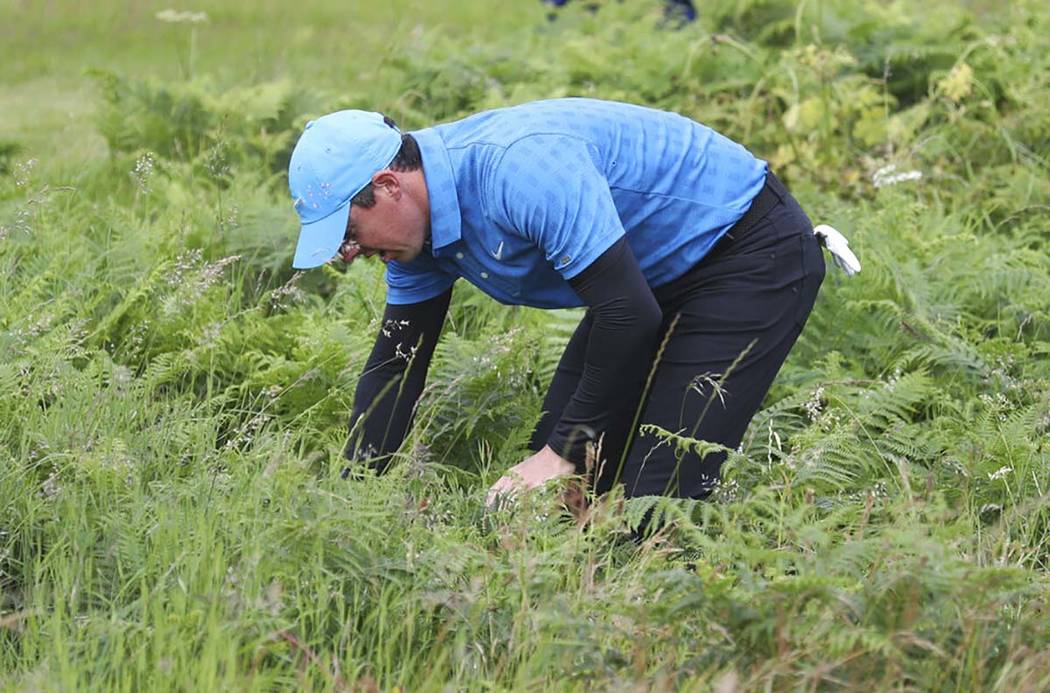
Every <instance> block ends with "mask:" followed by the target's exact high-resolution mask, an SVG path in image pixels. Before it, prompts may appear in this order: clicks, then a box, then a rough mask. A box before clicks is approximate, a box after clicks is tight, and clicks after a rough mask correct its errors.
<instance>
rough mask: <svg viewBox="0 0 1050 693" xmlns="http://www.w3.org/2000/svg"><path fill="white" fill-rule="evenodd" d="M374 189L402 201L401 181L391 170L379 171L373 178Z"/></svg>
mask: <svg viewBox="0 0 1050 693" xmlns="http://www.w3.org/2000/svg"><path fill="white" fill-rule="evenodd" d="M372 189H373V190H382V191H383V192H385V193H386V194H387V195H389V196H390V197H391V198H393V199H394V200H399V199H401V180H400V179H399V178H398V177H397V174H396V173H394V172H393V171H391V170H390V169H383V170H382V171H377V172H376V173H375V174H374V175H373V176H372Z"/></svg>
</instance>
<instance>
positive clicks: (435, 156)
mask: <svg viewBox="0 0 1050 693" xmlns="http://www.w3.org/2000/svg"><path fill="white" fill-rule="evenodd" d="M412 136H413V137H414V138H415V139H416V144H418V145H419V153H420V155H421V156H422V158H423V177H424V179H425V180H426V183H427V196H428V203H429V204H430V240H431V248H432V250H431V252H433V253H434V254H437V253H436V251H437V250H438V249H440V248H443V247H444V246H447V245H449V244H450V243H455V242H456V241H458V240H459V239H460V237H461V230H460V227H461V224H462V217H461V215H460V211H459V195H458V194H457V193H456V179H455V177H454V176H453V173H452V160H451V159H449V156H448V150H447V149H446V148H445V143H444V142H443V141H442V140H441V136H440V135H439V134H438V132H437V130H436V129H435V128H426V129H424V130H417V131H415V132H413V133H412Z"/></svg>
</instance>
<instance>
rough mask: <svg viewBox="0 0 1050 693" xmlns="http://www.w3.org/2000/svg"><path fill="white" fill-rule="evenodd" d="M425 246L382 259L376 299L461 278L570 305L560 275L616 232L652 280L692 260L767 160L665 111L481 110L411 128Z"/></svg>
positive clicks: (737, 208)
mask: <svg viewBox="0 0 1050 693" xmlns="http://www.w3.org/2000/svg"><path fill="white" fill-rule="evenodd" d="M412 135H413V136H414V137H415V139H416V142H417V143H418V144H419V149H420V154H421V155H422V159H423V173H424V176H425V178H426V185H427V193H428V195H429V202H430V231H431V237H430V240H431V243H430V251H429V252H427V250H426V249H424V251H423V252H422V253H420V255H419V256H418V257H417V258H416V259H415V260H413V261H412V262H408V263H399V262H390V263H388V264H387V269H386V281H387V287H388V288H387V302H388V303H392V304H407V303H416V302H419V301H425V300H427V299H430V298H434V297H435V296H438V295H439V294H441V293H443V292H444V291H445V290H446V289H448V288H449V287H450V286H451V285H452V283H453V282H454V281H456V279H458V278H459V277H463V278H464V279H466V280H467V281H469V282H470V283H471V284H474V285H475V286H477V287H478V288H479V289H481V290H482V291H484V292H485V293H486V294H488V295H489V296H491V297H492V298H494V299H496V300H497V301H500V302H501V303H506V304H513V305H526V306H534V307H537V308H569V307H574V306H579V305H581V301H580V299H579V298H578V297H577V296H576V294H575V292H574V291H573V290H572V288H571V287H570V286H569V284H568V281H567V280H569V279H571V278H572V277H574V276H576V275H577V274H579V273H580V272H582V271H583V270H584V269H585V268H586V267H587V266H588V265H590V264H591V263H592V262H593V261H594V260H596V259H597V258H598V256H600V255H601V254H602V253H603V252H605V251H606V250H608V249H609V247H610V246H612V244H613V243H615V242H616V241H617V240H619V239H620V238H621V237H623V236H626V237H627V243H628V244H629V245H630V246H631V250H632V251H633V252H634V255H635V257H636V258H637V260H638V265H639V266H640V268H641V270H642V274H643V275H644V276H645V279H646V281H647V282H648V283H649V286H651V287H657V286H660V285H662V284H666V283H667V282H670V281H672V280H674V279H677V278H678V277H680V276H681V275H683V274H684V273H685V272H686V271H688V270H689V269H690V268H692V267H693V266H694V265H695V264H696V263H697V262H699V261H700V259H701V258H703V257H704V255H705V254H706V253H707V252H708V251H709V250H710V249H711V247H712V246H713V245H714V244H715V243H716V242H717V241H718V239H719V238H721V237H722V234H724V233H725V232H726V231H727V230H728V229H729V228H730V227H731V226H732V225H733V224H734V223H735V222H736V221H737V220H738V219H739V218H740V217H741V216H743V214H744V212H746V211H747V208H748V207H749V206H750V204H751V201H752V200H753V199H754V197H755V195H757V194H758V192H759V191H760V190H761V189H762V186H763V184H764V182H765V176H766V164H765V162H764V161H761V160H759V159H757V158H755V157H754V156H753V155H752V154H751V153H750V152H748V151H747V150H746V149H744V148H743V147H742V146H740V145H739V144H736V143H735V142H733V141H731V140H729V139H727V138H725V137H723V136H722V135H719V134H718V133H717V132H715V131H713V130H711V129H710V128H708V127H705V126H703V125H700V124H699V123H696V122H694V121H692V120H689V119H688V118H685V117H682V116H680V115H677V114H674V113H668V112H665V111H658V110H654V109H651V108H644V107H641V106H632V105H629V104H623V103H615V102H609V101H598V100H594V99H576V98H572V99H553V100H549V101H537V102H533V103H528V104H523V105H521V106H513V107H510V108H501V109H497V110H492V111H485V112H482V113H478V114H476V115H473V116H470V117H468V118H465V119H463V120H459V121H456V122H453V123H447V124H444V125H438V126H435V127H432V128H427V129H424V130H419V131H417V132H413V133H412Z"/></svg>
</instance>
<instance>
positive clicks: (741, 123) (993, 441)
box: [0, 0, 1050, 691]
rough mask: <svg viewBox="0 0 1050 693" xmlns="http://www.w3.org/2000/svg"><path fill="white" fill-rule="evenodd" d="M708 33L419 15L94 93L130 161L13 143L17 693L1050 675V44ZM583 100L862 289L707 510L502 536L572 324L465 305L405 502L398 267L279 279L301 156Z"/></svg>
mask: <svg viewBox="0 0 1050 693" xmlns="http://www.w3.org/2000/svg"><path fill="white" fill-rule="evenodd" d="M477 4H478V3H473V4H471V9H470V11H469V13H465V14H464V17H466V16H471V17H473V16H475V15H476V14H477V13H478V12H479V11H480V10H478V8H477ZM582 4H583V3H579V4H578V5H582ZM698 4H700V5H703V6H704V9H703V13H702V17H701V20H700V21H699V22H698V23H697V24H695V25H690V26H687V27H685V28H682V29H676V28H675V27H673V26H669V25H667V23H666V20H665V19H664V17H663V15H662V14H661V12H660V9H659V6H658V3H653V4H645V3H640V2H639V3H630V2H625V3H603V4H602V6H601V7H600V9H599V10H598V11H597V12H590V11H587V10H586V9H584V8H583V7H580V6H573V5H570V6H569V7H567V8H565V10H564V11H561V12H558V13H557V14H558V16H557V19H556V21H554V22H547V21H546V20H545V19H544V14H545V10H544V9H543V8H542V7H539V3H537V7H536V8H535V9H536V11H535V13H534V14H532V15H529V21H527V22H522V23H520V25H519V26H517V28H511V27H506V28H505V29H504V30H503V31H501V32H498V33H495V34H493V33H486V32H485V31H484V30H483V27H478V28H474V29H471V27H469V26H464V25H462V24H460V25H456V23H455V22H454V21H453V22H448V23H445V24H437V25H434V24H425V25H424V24H419V25H416V26H413V27H412V28H411V30H410V31H407V32H406V34H405V35H404V36H401V37H400V38H399V39H398V40H397V41H396V42H395V44H394V46H392V47H391V48H390V50H389V51H388V53H387V54H384V56H383V57H382V58H381V59H380V60H379V61H378V66H377V67H376V68H375V72H374V74H373V77H374V78H368V77H367V76H364V77H362V76H360V75H358V76H356V77H355V78H354V79H352V80H351V81H352V84H353V88H351V89H347V88H345V87H342V86H341V85H340V84H339V83H338V82H337V81H324V83H318V84H314V83H311V80H310V78H309V77H310V74H309V70H308V69H307V68H306V67H297V65H296V64H295V63H294V60H291V59H289V60H291V62H290V63H288V64H284V67H283V68H282V69H283V71H282V70H279V69H278V68H277V67H274V68H273V70H272V74H276V78H275V79H273V80H253V81H246V82H244V83H230V82H229V81H228V78H227V77H222V76H215V75H211V74H207V73H204V74H201V73H200V72H199V71H197V72H195V73H192V74H189V73H187V74H186V75H185V76H184V78H180V79H161V78H158V77H156V76H151V75H147V74H142V73H139V72H136V69H135V63H134V62H133V61H129V62H128V63H127V64H126V65H125V66H124V68H123V69H121V70H117V69H113V68H112V67H106V68H105V69H93V70H91V71H89V72H88V73H87V76H86V79H89V80H91V82H92V83H93V84H94V87H95V91H94V93H95V94H96V97H95V98H96V103H95V105H94V109H93V110H94V115H93V119H92V121H91V124H90V127H91V128H92V130H93V131H94V133H96V136H99V137H101V138H103V139H104V140H105V142H106V144H107V149H108V155H107V156H106V157H104V158H101V159H92V160H90V161H89V162H88V163H86V164H84V163H78V164H77V165H76V167H73V166H72V165H64V164H63V161H62V159H61V158H60V157H59V158H57V159H55V160H51V161H39V160H38V158H37V156H36V155H35V152H34V151H33V150H32V149H31V148H30V147H27V146H26V144H25V143H22V142H19V141H18V140H16V139H6V138H4V139H0V355H2V357H0V388H2V390H3V392H4V396H3V397H0V588H2V596H0V681H2V682H3V685H4V686H5V687H6V688H9V689H12V690H24V689H31V690H32V689H57V690H68V689H81V688H102V689H120V690H143V689H144V690H154V689H203V690H218V689H251V690H256V689H259V690H261V689H266V690H269V689H272V688H306V689H311V690H347V689H353V690H358V689H360V690H376V689H381V690H392V689H394V688H398V689H400V690H440V689H443V688H446V687H447V688H449V689H496V690H505V689H538V688H553V689H581V690H590V689H623V688H637V689H640V690H649V689H651V690H665V689H697V690H704V689H709V688H712V687H717V688H718V689H719V690H737V689H747V690H750V689H756V690H757V689H763V690H768V689H778V690H779V689H796V688H797V689H806V690H817V689H822V690H823V689H836V688H854V687H859V686H861V685H870V686H873V687H875V688H877V689H880V690H881V689H890V688H892V689H909V690H912V689H913V690H984V689H997V690H1010V691H1014V690H1030V691H1036V690H1044V689H1045V688H1046V687H1047V686H1048V685H1050V614H1048V611H1047V609H1048V604H1047V587H1048V581H1047V569H1048V567H1050V507H1048V494H1050V443H1048V441H1050V272H1048V269H1047V268H1048V267H1050V262H1048V256H1050V252H1048V244H1050V232H1048V226H1050V224H1048V222H1050V213H1048V210H1050V182H1048V181H1050V175H1048V173H1050V171H1048V159H1047V157H1048V155H1050V109H1048V106H1050V88H1048V87H1050V84H1048V77H1047V75H1050V64H1048V56H1050V39H1048V38H1047V36H1050V13H1048V12H1047V11H1046V9H1045V8H1044V7H1043V6H1042V4H1041V3H1036V2H1021V3H1013V4H1010V5H1009V6H1005V7H1001V6H994V7H993V6H990V5H985V4H982V3H969V4H967V6H966V7H965V8H964V7H959V6H957V5H956V3H941V2H933V3H917V2H893V3H876V2H865V3H853V2H850V3H847V2H832V1H824V2H801V3H790V2H783V1H781V0H768V1H763V2H759V1H752V2H714V3H698ZM211 11H212V12H213V15H214V16H215V17H219V18H221V17H223V16H224V15H222V13H221V12H220V10H219V9H218V8H213V9H212V10H211ZM488 11H491V12H495V11H498V10H497V9H496V6H495V5H493V6H492V8H490V9H489V10H488ZM465 12H466V11H465ZM215 21H216V22H218V21H219V20H218V19H216V20H215ZM201 30H202V31H203V28H202V29H201ZM266 30H267V31H273V32H277V31H278V30H279V28H278V27H272V28H268V29H266ZM465 31H467V32H472V33H471V36H473V39H472V40H471V41H464V40H463V39H462V37H463V35H464V32H465ZM98 40H102V37H100V38H99V39H98ZM237 55H238V54H237V53H236V52H234V51H233V49H232V48H231V53H230V55H229V60H230V61H231V64H236V60H237V59H238V58H237ZM286 58H287V56H286ZM253 59H255V60H258V59H259V58H258V56H254V58H253ZM307 64H309V63H306V62H304V63H303V65H307ZM275 65H276V63H275ZM258 71H259V70H258V66H256V67H255V68H254V72H253V74H255V73H257V72H258ZM227 74H228V73H227ZM267 74H271V72H267ZM370 74H371V73H370ZM562 95H581V96H597V97H603V98H617V99H624V100H629V101H633V102H637V103H646V104H651V105H655V106H658V107H662V108H667V109H672V110H677V111H680V112H682V113H685V114H687V115H690V116H692V117H695V118H697V119H698V120H701V121H703V122H706V123H709V124H711V125H713V126H714V127H716V128H718V129H720V130H721V131H723V132H725V133H726V134H728V135H730V136H732V137H735V138H737V139H739V140H741V141H742V142H744V143H745V144H746V145H747V146H748V147H749V148H750V149H752V151H754V152H755V153H756V154H758V155H759V156H761V157H763V158H765V159H767V160H769V161H770V162H771V165H772V166H773V168H774V169H775V170H776V171H777V172H778V173H779V174H781V177H783V178H784V179H785V180H786V181H787V182H788V183H789V184H790V185H791V187H792V189H793V190H794V191H795V193H796V195H797V196H798V197H799V198H800V200H801V201H802V202H803V205H804V206H805V207H806V209H807V210H808V211H809V213H810V216H811V217H813V219H814V221H816V222H818V223H819V222H825V223H831V224H833V225H834V226H836V227H837V228H839V229H840V230H841V231H843V232H844V233H845V234H846V235H847V236H848V237H849V238H850V241H851V246H852V247H853V248H854V249H855V250H856V251H857V253H858V255H859V256H860V258H861V260H862V262H863V264H864V270H863V272H862V273H861V274H860V275H859V276H858V277H855V278H852V279H846V278H845V277H844V275H842V274H840V273H837V272H836V271H835V270H833V269H830V268H829V273H828V278H827V280H826V281H825V284H824V287H823V289H822V291H821V295H820V297H819V300H818V303H817V307H816V309H815V311H814V313H813V315H812V316H811V317H810V320H809V323H808V325H807V327H806V329H805V331H804V333H803V335H802V337H801V339H800V340H799V342H798V344H797V345H796V347H795V349H794V351H793V352H792V354H791V357H790V359H789V361H788V363H787V364H786V365H785V367H784V369H783V370H782V372H781V373H780V375H779V377H778V379H777V382H776V384H775V385H774V388H773V390H772V391H771V393H770V395H769V397H768V398H767V400H766V402H765V404H764V407H763V409H762V411H761V412H760V413H759V414H758V415H757V416H756V418H755V420H754V421H753V422H752V425H751V427H750V429H749V431H748V434H747V436H746V437H745V440H744V442H743V444H742V445H741V447H740V449H739V450H737V451H733V452H732V454H731V455H730V459H729V461H728V463H727V464H726V466H725V468H724V473H723V483H722V485H721V486H720V487H719V488H718V489H717V491H716V493H715V495H714V496H713V497H712V498H711V499H709V500H707V501H704V502H695V501H693V502H685V501H670V500H667V499H657V498H649V499H634V500H629V501H625V500H624V499H623V498H622V497H620V495H619V494H618V493H614V494H612V495H611V496H609V497H606V498H603V499H595V502H594V504H593V505H592V507H591V510H590V512H589V515H588V516H587V518H586V520H587V521H586V522H585V523H582V524H578V523H577V522H575V521H574V520H573V519H572V518H570V517H568V516H567V515H566V514H565V513H563V512H562V510H561V509H560V506H559V503H558V498H557V494H556V493H555V492H554V491H549V492H541V493H537V494H534V495H533V496H532V497H529V498H526V499H524V500H523V501H522V503H521V504H520V505H519V506H518V507H516V508H513V509H504V510H500V511H495V512H487V511H485V510H484V507H483V500H484V492H485V489H487V487H488V485H489V484H491V483H492V482H493V481H494V480H495V479H496V478H497V477H498V476H499V475H500V474H501V473H502V471H503V470H504V469H506V468H507V467H508V466H510V465H512V464H514V463H516V462H518V461H520V459H521V458H522V457H523V456H524V455H525V454H526V443H527V440H528V437H529V434H530V430H531V428H530V427H531V425H532V424H533V422H534V421H535V420H536V418H537V416H538V415H539V410H540V405H541V401H542V396H543V392H544V388H545V386H546V384H547V382H548V380H549V378H550V376H551V374H552V373H553V370H554V367H555V365H556V363H557V359H558V357H559V355H560V351H561V348H562V347H563V346H564V344H565V342H566V340H567V339H568V337H569V335H570V334H571V333H572V330H573V329H574V327H575V324H576V322H577V321H578V320H579V317H580V314H579V313H578V312H577V311H555V312H541V311H533V310H527V309H518V308H506V307H503V306H498V305H496V304H494V303H493V302H492V301H490V300H489V299H487V298H486V297H484V296H483V295H482V294H481V293H480V292H478V291H476V290H474V289H472V288H471V287H469V286H465V285H462V286H461V285H457V288H456V291H455V294H454V298H453V305H452V308H451V312H450V316H449V320H448V321H447V323H446V328H445V334H444V337H443V341H442V343H441V345H440V346H439V348H438V350H437V353H436V355H435V359H434V364H433V365H432V368H431V374H430V378H429V381H428V385H427V390H426V392H425V394H424V397H423V399H422V400H421V402H420V404H419V407H418V411H417V414H416V425H415V428H414V430H413V432H412V434H411V435H410V437H409V440H407V441H406V443H405V445H404V446H403V448H402V450H401V452H400V453H399V454H398V459H397V461H396V463H395V465H394V466H393V468H392V470H391V472H390V473H389V474H387V475H386V476H384V477H375V476H371V475H369V474H363V475H361V476H360V478H353V479H348V480H344V479H341V478H340V476H339V472H340V470H341V468H342V466H343V460H342V458H341V456H340V452H341V449H342V444H343V442H344V438H345V434H346V418H347V414H348V412H349V408H350V406H351V401H352V395H353V391H354V386H355V383H356V379H357V377H358V373H359V372H360V370H361V368H362V366H363V363H364V360H365V358H366V356H367V353H368V351H369V349H370V346H371V341H372V339H373V337H374V334H375V332H376V331H377V329H378V327H379V319H380V316H381V314H382V310H383V305H384V285H383V279H382V268H381V267H379V266H373V265H370V264H368V263H364V262H359V263H355V264H354V266H353V267H352V268H351V269H349V270H345V269H342V268H339V267H335V266H331V267H325V268H322V269H319V270H314V271H311V272H307V273H295V272H294V271H293V270H291V269H290V267H289V265H290V258H291V252H292V249H293V244H294V239H295V235H296V231H297V228H296V224H295V217H294V214H292V210H291V206H290V205H289V204H288V200H287V199H286V197H287V193H286V181H285V178H284V167H285V166H286V163H287V159H288V155H289V152H290V149H291V147H292V145H293V144H294V140H295V137H296V136H297V134H298V132H299V131H300V130H301V127H302V125H303V124H304V123H305V122H306V121H307V120H308V119H309V118H311V117H315V116H317V115H318V114H321V113H324V112H327V111H329V110H334V109H337V108H344V107H359V108H362V107H363V108H372V109H378V110H382V111H384V112H386V113H388V114H389V115H391V116H392V117H394V118H395V119H397V120H398V121H399V122H400V123H401V124H402V125H403V126H404V127H405V128H408V129H411V128H414V127H421V126H424V125H427V124H429V123H432V122H435V121H439V120H444V119H449V118H454V117H457V116H461V115H465V114H467V113H470V112H473V111H475V110H478V109H482V108H488V107H496V106H501V105H506V104H511V103H518V102H521V101H525V100H529V99H533V98H544V97H552V96H562ZM460 284H462V282H461V283H460ZM642 435H643V436H644V437H643V440H648V441H653V442H656V441H657V440H659V439H660V438H661V437H662V438H665V439H666V441H665V442H666V444H670V445H678V446H681V447H682V448H683V449H684V448H686V447H688V446H697V445H702V443H701V442H698V441H693V440H690V439H682V438H677V437H674V436H670V435H669V434H667V433H666V432H660V431H650V430H647V431H644V432H643V434H642ZM644 520H649V522H648V523H644V522H643V521H644ZM642 525H644V526H646V527H649V528H655V532H651V533H649V534H647V535H646V536H644V537H642V538H636V537H635V535H634V532H635V530H638V528H639V527H640V526H642Z"/></svg>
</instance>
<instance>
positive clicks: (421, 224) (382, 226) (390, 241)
mask: <svg viewBox="0 0 1050 693" xmlns="http://www.w3.org/2000/svg"><path fill="white" fill-rule="evenodd" d="M402 175H403V174H399V173H396V172H390V171H381V172H379V173H377V174H376V175H375V177H373V179H372V192H373V194H374V196H375V201H376V203H375V204H374V205H373V206H371V207H368V208H365V207H359V206H357V205H352V206H351V207H350V218H349V220H348V222H347V235H346V238H347V241H348V242H344V243H343V245H342V247H340V249H339V255H340V257H342V258H343V260H344V261H345V262H347V263H350V262H353V261H354V259H355V258H357V257H362V256H363V257H372V256H373V255H378V256H379V259H381V260H382V261H383V262H390V261H391V260H396V261H397V262H411V261H412V260H414V259H415V258H416V257H417V256H418V255H419V253H420V252H422V250H423V242H424V240H425V239H426V233H427V224H428V222H429V220H428V219H427V218H426V215H425V213H424V212H423V210H421V209H420V207H419V205H418V204H417V203H416V202H415V201H414V200H413V199H412V198H411V196H409V195H407V194H405V193H406V191H405V188H403V187H402V185H401V184H402V182H403V181H402V180H401V176H402Z"/></svg>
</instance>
